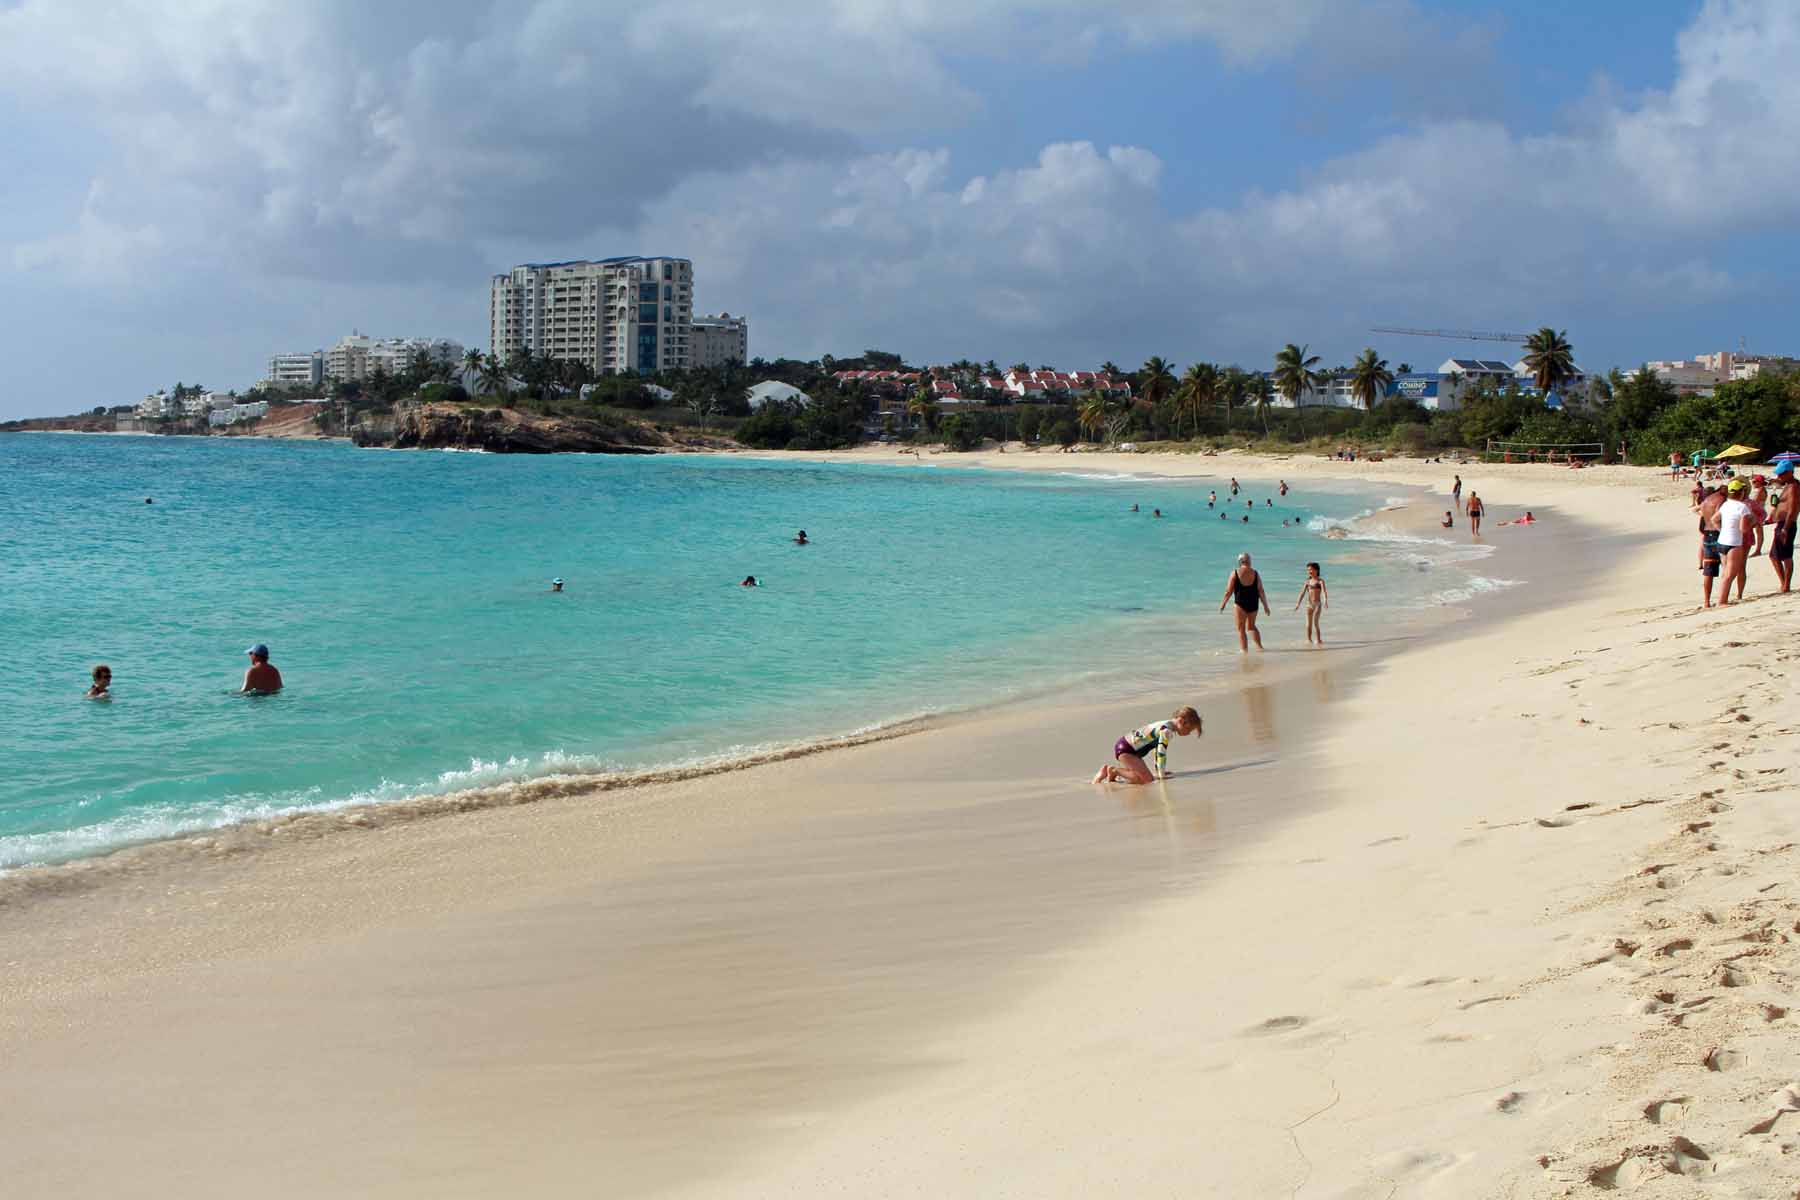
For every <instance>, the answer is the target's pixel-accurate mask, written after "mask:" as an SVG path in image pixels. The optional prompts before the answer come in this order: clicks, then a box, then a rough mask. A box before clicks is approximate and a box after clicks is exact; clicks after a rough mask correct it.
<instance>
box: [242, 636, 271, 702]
mask: <svg viewBox="0 0 1800 1200" xmlns="http://www.w3.org/2000/svg"><path fill="white" fill-rule="evenodd" d="M244 653H245V654H248V655H249V656H250V669H249V670H248V671H245V672H244V686H243V687H242V688H241V689H239V694H241V695H245V696H272V695H274V694H275V693H276V692H279V691H280V690H281V672H280V671H277V670H276V669H275V664H274V663H272V662H270V661H269V648H268V647H267V646H265V645H263V644H262V643H261V642H258V643H256V645H254V646H252V647H250V648H249V649H248V650H246V651H244Z"/></svg>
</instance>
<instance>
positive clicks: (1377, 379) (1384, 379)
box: [1350, 346, 1394, 412]
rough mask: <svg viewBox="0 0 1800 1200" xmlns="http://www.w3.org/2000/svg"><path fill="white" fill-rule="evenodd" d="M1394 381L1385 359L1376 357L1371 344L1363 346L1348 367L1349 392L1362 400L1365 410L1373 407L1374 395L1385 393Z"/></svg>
mask: <svg viewBox="0 0 1800 1200" xmlns="http://www.w3.org/2000/svg"><path fill="white" fill-rule="evenodd" d="M1393 382H1394V373H1393V372H1392V371H1390V370H1388V365H1387V359H1385V358H1378V357H1376V354H1375V349H1374V347H1372V346H1368V347H1364V349H1363V352H1362V353H1361V354H1360V355H1358V356H1357V359H1356V362H1355V363H1354V364H1352V365H1351V367H1350V394H1351V395H1353V396H1355V397H1356V398H1357V399H1358V400H1360V401H1362V406H1363V410H1364V411H1365V412H1366V411H1368V410H1369V409H1371V408H1374V407H1375V397H1376V396H1385V395H1387V390H1388V385H1389V384H1391V383H1393Z"/></svg>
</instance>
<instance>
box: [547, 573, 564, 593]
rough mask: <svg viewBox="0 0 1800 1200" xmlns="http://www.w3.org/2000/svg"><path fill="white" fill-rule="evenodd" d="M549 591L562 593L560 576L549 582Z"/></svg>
mask: <svg viewBox="0 0 1800 1200" xmlns="http://www.w3.org/2000/svg"><path fill="white" fill-rule="evenodd" d="M550 590H551V591H553V592H560V591H562V576H560V575H558V576H557V577H556V578H555V579H552V580H551V581H550Z"/></svg>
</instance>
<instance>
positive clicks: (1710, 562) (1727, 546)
mask: <svg viewBox="0 0 1800 1200" xmlns="http://www.w3.org/2000/svg"><path fill="white" fill-rule="evenodd" d="M1771 483H1773V484H1774V485H1776V486H1778V487H1779V488H1780V489H1781V492H1780V495H1779V497H1778V498H1777V499H1775V500H1773V501H1771V499H1770V494H1769V487H1770V484H1771ZM1693 499H1694V511H1695V512H1696V513H1698V514H1699V526H1700V599H1701V602H1702V604H1703V605H1704V606H1705V607H1707V608H1711V607H1712V606H1713V586H1714V584H1715V583H1718V585H1719V604H1720V605H1721V606H1723V605H1728V604H1730V603H1731V602H1732V587H1733V585H1734V584H1735V585H1736V589H1737V598H1738V600H1739V601H1742V600H1743V598H1744V586H1745V584H1746V582H1747V579H1748V575H1749V562H1750V560H1751V559H1753V558H1758V557H1761V556H1762V554H1763V552H1764V530H1765V529H1767V530H1768V537H1767V549H1768V559H1769V565H1770V566H1771V567H1773V568H1774V570H1775V582H1776V583H1777V584H1778V585H1780V586H1779V590H1780V591H1783V592H1785V591H1787V590H1788V589H1789V588H1790V587H1792V586H1793V582H1794V527H1795V524H1796V523H1797V522H1800V487H1796V486H1795V485H1794V464H1793V463H1792V462H1791V461H1783V462H1779V463H1776V464H1775V470H1774V476H1773V478H1772V479H1771V478H1770V477H1769V476H1764V475H1753V476H1751V477H1750V478H1749V479H1747V480H1746V479H1742V478H1736V479H1732V480H1730V481H1729V482H1726V483H1723V484H1721V485H1719V486H1717V487H1714V486H1712V485H1710V484H1707V483H1704V482H1696V484H1695V487H1694V496H1693ZM1721 581H1722V582H1721Z"/></svg>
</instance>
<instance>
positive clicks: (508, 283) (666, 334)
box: [488, 256, 694, 375]
mask: <svg viewBox="0 0 1800 1200" xmlns="http://www.w3.org/2000/svg"><path fill="white" fill-rule="evenodd" d="M693 305H694V264H693V263H692V262H690V261H689V260H687V259H685V258H639V257H635V256H626V257H621V258H607V259H601V260H599V261H588V260H577V261H570V262H556V263H524V264H522V265H520V266H517V267H514V268H513V269H512V270H511V271H510V272H508V273H507V274H505V275H496V276H494V277H493V279H492V280H491V281H490V282H489V285H488V331H489V339H490V340H489V345H491V346H492V347H493V352H494V354H495V355H496V356H498V357H499V358H500V360H501V361H502V362H508V361H511V360H512V359H513V358H514V357H516V356H517V355H518V354H519V352H520V351H521V350H530V351H531V353H532V354H533V355H536V356H537V357H539V358H556V359H562V360H565V361H572V362H579V363H585V364H587V366H588V368H589V369H590V370H592V371H593V372H594V373H595V374H596V375H620V374H643V375H651V374H655V373H656V372H658V371H680V370H686V369H687V368H688V367H691V366H693V365H694V357H693V350H694V347H693V332H694V315H693V314H694V308H693Z"/></svg>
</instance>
